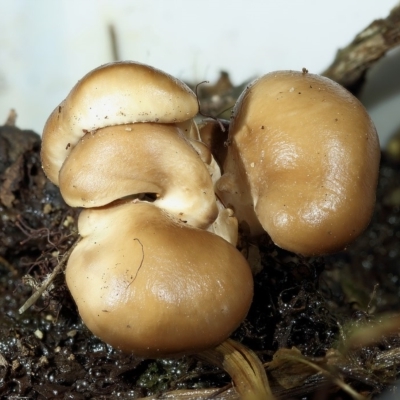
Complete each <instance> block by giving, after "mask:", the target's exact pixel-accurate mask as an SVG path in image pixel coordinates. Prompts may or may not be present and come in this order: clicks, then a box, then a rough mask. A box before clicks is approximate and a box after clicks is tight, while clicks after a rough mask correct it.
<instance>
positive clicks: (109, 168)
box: [59, 123, 218, 229]
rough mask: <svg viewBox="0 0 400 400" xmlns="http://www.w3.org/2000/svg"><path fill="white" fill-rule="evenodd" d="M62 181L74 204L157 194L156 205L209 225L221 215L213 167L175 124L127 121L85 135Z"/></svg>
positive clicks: (191, 221) (97, 204) (67, 198)
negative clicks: (133, 122) (214, 183)
mask: <svg viewBox="0 0 400 400" xmlns="http://www.w3.org/2000/svg"><path fill="white" fill-rule="evenodd" d="M59 185H60V190H61V194H62V196H63V197H64V199H65V201H66V202H67V203H68V204H69V205H71V206H72V207H85V208H87V207H100V206H104V205H106V204H109V203H111V202H113V201H114V200H117V199H121V198H123V197H127V196H137V195H139V194H153V195H154V197H155V200H154V205H156V206H157V207H160V208H162V209H164V210H166V211H167V212H169V213H170V214H171V215H174V216H175V217H176V218H178V219H180V220H182V221H185V222H187V223H188V224H190V225H192V226H196V227H199V228H203V229H206V228H208V227H209V226H210V224H212V223H213V222H214V221H215V219H216V218H217V215H218V208H217V204H216V199H215V193H214V188H213V183H212V179H211V177H210V174H209V171H208V169H207V167H206V165H205V164H204V163H203V161H202V160H201V159H200V157H199V156H198V154H197V153H196V152H195V150H194V149H193V148H192V147H191V145H190V144H189V142H188V140H187V139H186V137H185V135H184V133H183V132H182V130H181V129H180V128H179V127H177V126H176V125H174V124H154V123H140V124H126V125H118V126H110V127H107V128H102V129H99V130H98V131H97V132H96V133H94V134H87V135H85V136H84V137H83V138H82V139H81V140H80V141H79V142H78V143H77V144H76V145H75V147H74V148H73V149H72V150H71V152H70V154H69V156H68V157H67V159H66V160H65V162H64V164H63V166H62V168H61V171H60V174H59Z"/></svg>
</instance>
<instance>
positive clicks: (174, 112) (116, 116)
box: [42, 61, 198, 184]
mask: <svg viewBox="0 0 400 400" xmlns="http://www.w3.org/2000/svg"><path fill="white" fill-rule="evenodd" d="M197 112H198V102H197V98H196V95H195V94H194V93H193V92H192V91H191V90H190V89H189V87H188V86H186V85H185V84H184V83H183V82H181V81H179V80H178V79H176V78H174V77H172V76H171V75H168V74H166V73H165V72H162V71H160V70H158V69H155V68H152V67H150V66H148V65H144V64H139V63H136V62H129V61H123V62H116V63H111V64H106V65H103V66H101V67H99V68H96V69H94V70H93V71H91V72H89V73H88V74H87V75H85V76H84V77H83V78H82V79H81V80H80V81H79V82H78V83H77V84H76V85H75V86H74V88H73V89H72V90H71V92H70V93H69V95H68V96H67V98H66V99H65V100H64V101H63V102H62V103H61V104H60V105H59V106H57V107H56V109H55V110H54V111H53V112H52V114H51V115H50V117H49V118H48V120H47V122H46V125H45V127H44V130H43V137H42V164H43V169H44V171H45V173H46V175H47V176H48V178H49V179H50V180H51V181H52V182H53V183H55V184H58V172H59V170H60V169H61V166H62V164H63V162H64V160H65V158H66V157H67V156H68V154H69V152H70V151H71V149H72V148H73V147H74V146H75V145H76V144H77V143H78V141H79V140H80V139H81V138H82V136H84V135H85V133H87V132H93V131H96V130H97V129H100V128H104V127H106V126H111V125H121V124H128V123H136V122H158V123H182V122H184V121H187V120H190V119H191V118H193V117H194V116H195V115H196V114H197ZM188 129H190V124H189V125H188Z"/></svg>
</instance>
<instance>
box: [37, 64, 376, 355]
mask: <svg viewBox="0 0 400 400" xmlns="http://www.w3.org/2000/svg"><path fill="white" fill-rule="evenodd" d="M197 112H198V101H197V98H196V96H195V95H194V93H193V92H192V91H191V90H190V89H189V88H188V87H187V86H186V85H185V84H183V83H182V82H180V81H178V80H177V79H175V78H173V77H171V76H169V75H168V74H165V73H163V72H161V71H159V70H156V69H154V68H151V67H149V66H146V65H142V64H138V63H134V62H120V63H113V64H107V65H104V66H102V67H99V68H97V69H95V70H94V71H92V72H90V73H89V74H87V75H86V76H85V77H84V78H83V79H82V80H81V81H79V82H78V83H77V85H76V86H75V87H74V88H73V89H72V91H71V93H70V94H69V95H68V97H67V98H66V99H65V100H64V101H63V102H62V103H61V104H60V105H59V106H58V107H57V108H56V109H55V110H54V111H53V113H52V114H51V115H50V117H49V119H48V121H47V123H46V126H45V128H44V132H43V144H42V162H43V168H44V171H45V173H46V174H47V176H48V177H49V178H50V180H51V181H52V182H53V183H55V184H57V185H59V187H60V190H61V193H62V195H63V197H64V199H65V201H66V202H67V203H68V204H69V205H71V206H73V207H82V208H84V210H83V211H82V212H81V214H80V217H79V221H78V229H79V233H80V236H81V237H82V240H81V241H80V242H79V243H78V245H77V246H76V248H75V249H74V250H73V252H72V254H71V256H70V258H69V261H68V265H67V268H66V280H67V284H68V287H69V289H70V291H71V293H72V296H73V297H74V299H75V301H76V303H77V306H78V308H79V312H80V315H81V316H82V318H83V320H84V322H85V324H86V325H87V326H88V327H89V329H90V330H91V331H92V332H93V333H94V334H96V335H97V336H99V337H100V338H101V339H103V340H104V341H106V342H107V343H109V344H111V345H112V346H114V347H116V348H120V349H122V350H125V351H129V352H132V353H134V354H136V355H139V356H145V357H158V356H166V355H177V354H184V353H195V352H199V351H202V350H204V349H207V348H211V347H213V346H216V345H218V344H219V343H221V342H223V341H224V340H225V339H226V338H227V337H228V336H229V335H230V334H231V332H232V331H233V330H234V329H235V328H236V327H237V326H238V325H239V324H240V322H241V321H242V320H243V319H244V318H245V316H246V314H247V312H248V309H249V307H250V304H251V300H252V294H253V281H252V275H251V272H250V268H249V266H248V264H247V261H246V260H245V259H244V258H243V256H242V255H241V253H240V252H239V251H238V250H237V249H236V248H235V245H236V241H237V235H238V221H239V224H240V227H241V232H242V234H243V235H247V236H248V237H249V238H255V237H257V236H259V235H261V234H264V233H267V234H268V235H269V236H270V237H271V239H272V241H273V242H274V243H275V244H277V245H278V246H280V247H282V248H284V249H286V250H290V251H294V252H296V253H299V254H303V255H315V254H324V253H329V252H333V251H336V250H340V249H343V248H344V247H345V246H346V245H347V244H348V243H349V242H350V241H352V240H354V239H355V238H356V237H357V235H359V234H360V232H362V230H363V229H365V227H366V225H367V224H368V222H369V220H370V217H371V214H372V209H373V206H374V201H375V189H376V184H377V176H378V165H379V157H380V149H379V143H378V139H377V135H376V131H375V128H374V125H373V123H372V122H371V119H370V118H369V116H368V115H367V113H366V111H365V109H364V108H363V106H362V105H361V104H360V103H359V102H358V100H357V99H355V98H354V97H353V96H352V95H351V94H350V93H348V92H347V91H346V90H345V89H344V88H342V87H341V86H339V85H337V84H336V83H334V82H332V81H330V80H329V79H326V78H323V77H321V76H317V75H312V74H309V73H308V72H307V71H303V72H294V71H281V72H273V73H270V74H267V75H265V76H264V77H262V78H260V79H258V80H256V81H254V82H253V83H252V84H251V85H249V86H248V87H247V88H246V90H245V91H244V92H243V94H242V95H241V96H240V98H239V100H238V102H237V104H236V105H235V107H234V110H233V114H232V120H231V122H230V124H228V123H225V127H226V128H229V132H228V129H227V130H226V132H225V133H224V132H223V129H221V127H222V124H223V123H222V122H220V123H217V122H215V121H213V120H205V121H203V122H202V123H201V124H200V125H199V127H198V126H197V124H196V123H195V122H194V119H193V118H194V117H195V115H196V114H197Z"/></svg>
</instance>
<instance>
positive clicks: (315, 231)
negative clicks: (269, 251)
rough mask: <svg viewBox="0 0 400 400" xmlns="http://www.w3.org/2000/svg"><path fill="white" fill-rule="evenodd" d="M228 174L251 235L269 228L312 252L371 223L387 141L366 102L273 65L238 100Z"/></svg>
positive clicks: (335, 245)
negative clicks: (382, 144)
mask: <svg viewBox="0 0 400 400" xmlns="http://www.w3.org/2000/svg"><path fill="white" fill-rule="evenodd" d="M229 141H230V145H229V149H228V155H227V159H226V162H225V166H224V175H223V176H222V178H221V179H220V181H219V182H218V183H217V188H218V193H219V196H220V197H221V198H222V200H223V202H224V204H225V205H228V206H229V205H230V206H232V207H233V208H234V210H235V213H236V216H237V217H238V220H239V222H240V223H242V226H243V225H247V228H248V230H249V231H250V233H251V234H252V235H258V234H261V233H262V232H263V231H264V230H265V231H266V232H267V233H268V234H269V235H270V236H271V238H272V240H273V241H274V242H275V243H276V244H277V245H278V246H280V247H282V248H284V249H287V250H291V251H294V252H296V253H300V254H304V255H313V254H323V253H330V252H333V251H337V250H340V249H343V248H344V247H345V246H346V244H348V243H349V242H351V241H352V240H354V239H355V238H356V237H357V236H358V235H359V234H360V233H361V232H362V231H363V230H364V229H365V228H366V226H367V225H368V223H369V221H370V218H371V215H372V211H373V207H374V203H375V190H376V185H377V178H378V167H379V159H380V147H379V142H378V137H377V134H376V130H375V127H374V125H373V123H372V121H371V119H370V117H369V116H368V114H367V112H366V110H365V109H364V107H363V106H362V105H361V103H360V102H359V101H358V100H357V99H356V98H355V97H354V96H352V95H351V94H350V93H349V92H348V91H347V90H345V89H344V88H343V87H341V86H340V85H338V84H337V83H335V82H333V81H331V80H329V79H327V78H324V77H321V76H318V75H313V74H308V73H301V72H294V71H279V72H272V73H269V74H267V75H265V76H264V77H262V78H260V79H258V80H256V81H255V82H254V83H253V84H251V85H250V86H249V87H248V88H247V89H246V90H245V92H244V93H243V94H242V96H241V97H240V99H239V100H238V102H237V104H236V106H235V108H234V113H233V119H232V123H231V128H230V133H229Z"/></svg>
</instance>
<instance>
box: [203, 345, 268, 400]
mask: <svg viewBox="0 0 400 400" xmlns="http://www.w3.org/2000/svg"><path fill="white" fill-rule="evenodd" d="M197 356H198V357H199V358H200V359H202V360H205V361H208V362H210V363H212V364H214V365H217V366H219V367H220V368H223V369H224V370H225V371H226V372H227V373H228V374H229V375H230V376H231V378H232V380H233V383H234V385H235V388H236V390H237V392H238V393H239V395H240V398H241V399H242V400H256V399H263V400H274V396H273V395H272V392H271V388H270V386H269V383H268V378H267V374H266V373H265V369H264V367H263V365H262V363H261V361H260V359H259V358H258V357H257V355H256V354H255V353H254V352H253V351H251V350H250V349H248V348H247V347H246V346H244V345H242V344H241V343H239V342H236V341H235V340H232V339H227V340H225V341H224V342H223V343H221V344H220V345H219V346H217V347H215V348H213V349H211V350H206V351H203V352H201V353H199V354H198V355H197Z"/></svg>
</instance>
